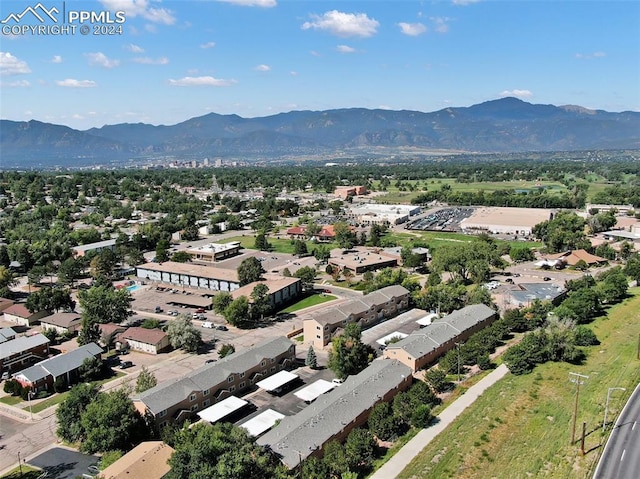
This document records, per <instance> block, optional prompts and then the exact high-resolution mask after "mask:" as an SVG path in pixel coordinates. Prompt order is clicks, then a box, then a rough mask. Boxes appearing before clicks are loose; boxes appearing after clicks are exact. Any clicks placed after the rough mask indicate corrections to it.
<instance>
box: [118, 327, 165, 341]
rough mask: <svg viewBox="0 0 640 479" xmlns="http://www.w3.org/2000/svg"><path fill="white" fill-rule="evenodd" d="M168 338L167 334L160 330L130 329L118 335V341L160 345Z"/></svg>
mask: <svg viewBox="0 0 640 479" xmlns="http://www.w3.org/2000/svg"><path fill="white" fill-rule="evenodd" d="M166 336H167V333H165V332H164V331H160V330H159V329H147V328H129V329H127V330H126V331H125V332H123V333H120V334H119V335H118V341H122V340H128V339H130V340H132V341H138V342H140V343H145V344H154V345H156V344H159V343H160V342H162V340H163V339H164V338H165V337H166Z"/></svg>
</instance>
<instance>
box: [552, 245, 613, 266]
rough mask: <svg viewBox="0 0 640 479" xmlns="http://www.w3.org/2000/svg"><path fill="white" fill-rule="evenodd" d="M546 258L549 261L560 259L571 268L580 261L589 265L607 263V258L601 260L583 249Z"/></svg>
mask: <svg viewBox="0 0 640 479" xmlns="http://www.w3.org/2000/svg"><path fill="white" fill-rule="evenodd" d="M544 258H545V259H549V260H554V259H560V260H562V261H564V262H565V263H567V264H568V265H569V266H575V265H576V263H578V261H580V260H582V261H584V262H585V263H587V264H596V263H603V262H605V261H607V260H606V258H601V257H600V256H596V255H593V254H591V253H589V252H587V251H585V250H583V249H576V250H573V251H564V252H562V253H555V254H550V255H546V256H545V257H544Z"/></svg>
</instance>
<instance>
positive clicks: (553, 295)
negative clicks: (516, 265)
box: [505, 283, 567, 307]
mask: <svg viewBox="0 0 640 479" xmlns="http://www.w3.org/2000/svg"><path fill="white" fill-rule="evenodd" d="M566 295H567V290H566V289H564V288H563V287H562V286H560V285H558V284H553V283H518V284H516V285H514V286H512V287H511V288H510V289H509V291H507V293H506V295H505V296H506V298H508V301H509V303H510V304H511V305H512V306H514V307H523V306H531V303H533V302H534V301H551V302H552V303H553V304H555V305H558V304H560V302H562V300H563V299H564V298H565V296H566Z"/></svg>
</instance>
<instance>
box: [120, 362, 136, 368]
mask: <svg viewBox="0 0 640 479" xmlns="http://www.w3.org/2000/svg"><path fill="white" fill-rule="evenodd" d="M131 367H133V363H132V362H131V361H122V362H121V363H120V369H127V368H131Z"/></svg>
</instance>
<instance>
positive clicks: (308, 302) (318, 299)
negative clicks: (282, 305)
mask: <svg viewBox="0 0 640 479" xmlns="http://www.w3.org/2000/svg"><path fill="white" fill-rule="evenodd" d="M334 299H336V297H335V296H332V295H330V294H324V293H319V294H312V295H311V296H307V297H306V298H304V299H301V300H300V301H298V302H297V303H294V304H292V305H291V306H289V307H288V308H286V309H283V310H282V311H281V312H282V313H295V312H296V311H300V310H301V309H304V308H310V307H311V306H315V305H317V304H322V303H326V302H328V301H333V300H334Z"/></svg>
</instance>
